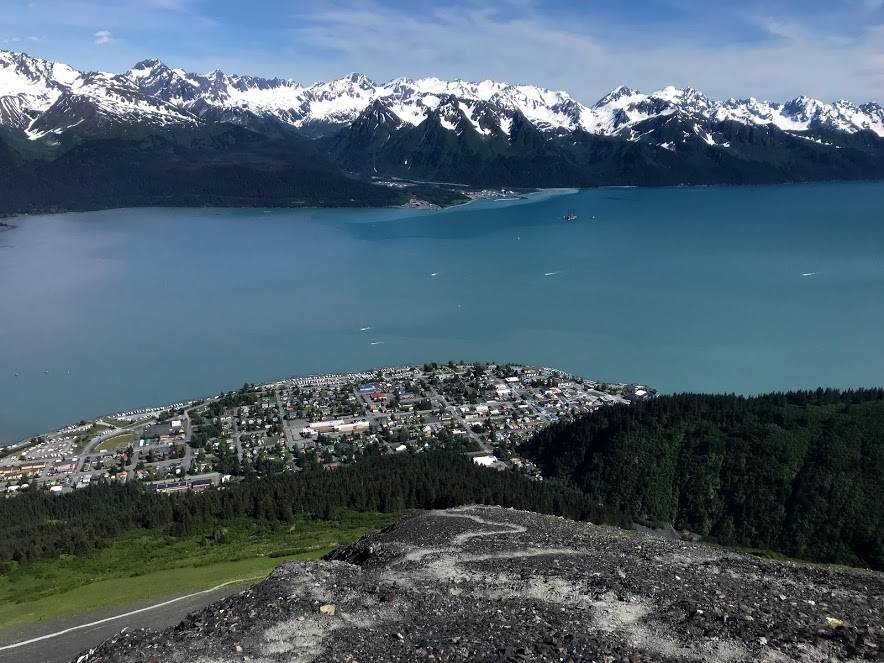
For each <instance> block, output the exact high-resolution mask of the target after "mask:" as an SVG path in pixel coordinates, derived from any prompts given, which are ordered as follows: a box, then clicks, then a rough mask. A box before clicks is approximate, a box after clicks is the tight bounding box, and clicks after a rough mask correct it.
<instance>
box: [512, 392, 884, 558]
mask: <svg viewBox="0 0 884 663" xmlns="http://www.w3.org/2000/svg"><path fill="white" fill-rule="evenodd" d="M523 451H524V453H525V454H526V455H527V456H528V457H530V458H532V459H533V460H535V461H536V462H537V463H538V464H539V465H540V467H541V469H542V471H543V473H544V475H545V476H549V477H556V478H560V479H566V480H569V481H573V482H574V483H575V484H576V486H578V487H579V488H580V489H581V490H583V491H584V492H585V493H586V495H587V497H588V498H589V499H590V501H591V502H592V503H593V504H598V505H603V507H604V509H605V511H606V512H607V513H606V516H605V517H606V519H608V520H612V521H616V522H621V523H629V522H641V523H645V524H648V525H653V526H660V525H672V526H674V527H675V528H676V529H678V530H689V531H691V532H695V533H697V534H700V535H703V536H704V537H707V538H709V539H711V540H713V541H717V542H719V543H721V544H724V545H728V546H744V547H750V548H763V549H769V550H775V551H778V552H781V553H783V554H786V555H789V556H792V557H798V558H802V559H808V560H815V561H821V562H840V563H845V564H851V565H862V566H870V567H873V568H877V569H884V390H881V389H875V390H861V391H837V390H819V391H815V392H796V393H786V394H769V395H765V396H758V397H754V398H745V397H739V396H709V395H698V394H684V395H676V396H663V397H660V398H657V399H653V400H648V401H642V402H639V403H635V404H634V405H631V406H623V407H612V408H605V409H602V410H599V411H597V412H595V413H593V414H591V415H588V416H585V417H583V418H581V419H579V420H578V421H575V422H573V423H570V424H562V425H557V426H553V427H551V428H548V429H547V430H545V431H543V432H541V433H540V434H538V435H537V436H535V437H534V438H533V439H532V440H530V441H529V442H528V443H527V444H526V445H525V447H524V449H523Z"/></svg>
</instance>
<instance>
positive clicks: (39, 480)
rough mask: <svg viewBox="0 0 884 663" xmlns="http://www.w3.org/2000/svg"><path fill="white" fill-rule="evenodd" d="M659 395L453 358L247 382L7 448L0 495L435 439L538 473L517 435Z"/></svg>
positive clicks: (437, 444)
mask: <svg viewBox="0 0 884 663" xmlns="http://www.w3.org/2000/svg"><path fill="white" fill-rule="evenodd" d="M655 394H656V392H655V391H654V390H653V389H651V388H649V387H646V386H644V385H639V384H612V383H601V382H596V381H593V380H589V379H584V378H579V377H576V376H573V375H569V374H567V373H564V372H562V371H559V370H556V369H552V368H539V367H531V366H521V365H514V364H483V363H454V362H449V363H447V364H436V363H432V364H424V365H423V366H400V367H394V368H383V369H379V370H375V371H367V372H359V373H345V374H328V375H316V376H309V377H299V378H290V379H285V380H280V381H277V382H272V383H268V384H261V385H252V384H246V385H243V387H242V388H241V389H239V390H237V391H231V392H224V393H221V394H219V395H218V396H216V397H213V398H207V399H200V400H194V401H188V402H179V403H173V404H171V405H166V406H162V407H154V408H149V409H139V410H132V411H127V412H119V413H117V414H114V415H110V416H104V417H99V418H97V419H94V420H91V421H82V422H80V423H79V424H77V425H72V426H66V427H64V428H61V429H59V430H56V431H53V432H50V433H46V434H44V435H40V436H37V437H34V438H31V439H29V440H26V441H24V442H21V443H19V444H16V445H12V446H7V447H2V448H0V454H2V457H0V492H2V493H3V494H5V495H6V496H11V495H15V494H18V493H21V492H22V491H29V490H47V491H50V492H52V493H65V492H70V491H73V490H76V489H79V488H84V487H86V486H89V485H91V484H93V483H99V482H110V481H117V482H123V481H141V482H145V483H146V484H147V485H148V486H150V487H152V488H153V489H155V490H157V491H161V492H180V491H187V490H194V491H199V490H205V489H206V488H209V487H212V486H217V485H220V484H224V483H226V482H230V481H237V480H240V479H242V478H245V477H250V476H266V475H269V474H275V473H281V472H300V471H303V470H305V469H308V468H311V467H322V468H323V469H326V470H334V469H336V468H338V467H341V466H342V465H346V464H349V463H354V462H358V461H359V459H360V458H363V457H365V456H369V455H382V454H400V453H421V452H423V451H425V450H428V449H433V448H446V449H451V450H455V451H457V452H461V453H465V454H468V455H469V456H471V457H472V459H473V462H475V463H477V464H478V465H482V466H486V467H491V468H495V469H498V470H501V471H515V472H521V473H524V474H527V475H529V476H531V477H533V478H536V479H538V480H540V479H541V477H540V474H539V472H538V470H537V468H536V467H535V466H534V465H533V464H532V463H530V462H529V461H527V460H525V459H524V458H521V457H520V456H519V455H518V451H517V449H518V446H519V444H520V443H521V442H522V441H524V440H526V439H527V438H528V437H530V436H531V435H533V434H534V433H536V432H537V431H539V430H541V429H543V428H544V427H546V426H549V425H550V424H553V423H556V422H558V421H560V420H568V419H573V418H574V417H576V416H579V415H581V414H584V413H587V412H591V411H593V410H596V409H598V408H601V407H605V406H608V405H611V404H616V403H630V402H632V401H635V400H637V399H643V398H650V397H653V396H654V395H655Z"/></svg>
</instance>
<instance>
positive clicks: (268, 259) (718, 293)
mask: <svg viewBox="0 0 884 663" xmlns="http://www.w3.org/2000/svg"><path fill="white" fill-rule="evenodd" d="M568 208H574V209H575V210H576V212H577V214H578V215H579V219H578V220H577V221H576V222H573V223H565V222H563V221H562V219H561V215H562V214H563V213H564V212H565V211H566V210H567V209H568ZM593 216H595V219H593V218H592V217H593ZM13 223H14V224H15V227H14V228H13V229H11V230H8V231H4V232H0V440H10V439H16V438H19V437H22V436H24V435H29V434H33V433H37V432H41V431H43V430H47V429H49V428H51V427H54V426H58V425H61V424H64V423H68V422H70V421H75V420H78V419H80V418H81V417H86V416H94V415H98V414H102V413H106V412H110V411H114V410H119V409H124V408H129V407H136V406H143V405H151V404H160V403H165V402H170V401H174V400H177V399H182V398H186V397H191V396H197V395H204V394H209V393H215V392H217V391H218V390H220V389H222V388H232V387H236V386H238V385H240V384H241V383H242V382H244V381H260V380H267V379H272V378H275V377H281V376H287V375H296V374H306V373H316V372H331V371H343V370H350V369H361V368H370V367H377V366H385V365H392V364H399V363H403V362H424V361H432V360H437V361H447V360H448V359H467V360H472V359H477V360H499V361H513V362H522V363H530V364H543V365H547V366H555V367H559V368H562V369H566V370H569V371H573V372H575V373H579V374H581V375H585V376H590V377H595V378H599V379H605V380H611V381H614V380H616V381H630V382H642V383H647V384H650V385H653V386H655V387H658V388H660V389H661V390H663V391H682V390H703V391H707V390H708V391H736V392H747V393H751V392H759V391H765V390H770V389H784V388H792V387H811V386H817V385H830V386H840V387H847V386H857V385H873V384H882V383H884V184H882V183H847V184H837V183H832V184H813V185H792V186H781V187H710V188H672V189H594V190H586V191H581V192H576V193H557V194H540V195H537V196H533V197H531V198H530V199H528V200H518V201H507V202H491V201H486V202H480V203H475V204H471V205H466V206H463V207H459V208H455V209H450V210H445V211H442V212H418V211H413V210H399V209H396V210H391V209H383V210H260V209H245V210H217V209H197V210H193V209H135V210H113V211H105V212H96V213H85V214H67V215H62V216H46V217H29V218H22V219H16V220H14V221H13ZM433 273H435V274H437V275H436V276H432V274H433ZM808 273H813V274H812V275H810V276H802V274H808ZM363 327H371V329H370V330H367V331H360V329H361V328H363ZM44 371H48V372H44ZM16 373H18V375H16Z"/></svg>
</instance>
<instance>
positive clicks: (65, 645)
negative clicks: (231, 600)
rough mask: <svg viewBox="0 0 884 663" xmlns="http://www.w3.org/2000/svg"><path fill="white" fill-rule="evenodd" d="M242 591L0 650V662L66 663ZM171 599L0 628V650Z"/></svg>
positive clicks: (231, 590)
mask: <svg viewBox="0 0 884 663" xmlns="http://www.w3.org/2000/svg"><path fill="white" fill-rule="evenodd" d="M244 588H245V585H230V586H228V587H222V588H221V589H218V590H216V591H214V592H211V593H207V594H199V595H197V596H192V597H190V598H186V599H182V600H181V601H177V602H175V603H172V604H170V605H166V606H162V607H160V608H156V609H153V610H146V611H144V612H139V613H137V614H134V615H129V616H128V617H121V618H119V619H113V620H111V621H107V622H104V623H102V624H98V625H96V626H88V627H85V628H80V629H77V630H75V631H70V632H68V633H64V634H62V635H58V636H55V637H52V638H47V639H45V640H40V641H38V642H34V643H31V644H27V645H22V646H21V647H15V648H13V649H0V663H13V662H15V663H67V661H70V660H71V659H72V658H73V657H74V656H77V655H78V654H79V653H80V652H82V651H84V650H87V649H90V648H92V647H95V646H96V645H99V644H100V643H102V642H104V641H105V640H107V639H108V638H110V637H112V636H114V635H116V634H117V633H119V632H120V631H121V630H122V629H124V628H155V629H162V628H166V627H168V626H174V625H175V624H177V623H178V622H180V621H181V619H183V618H184V616H185V615H187V614H188V613H189V612H192V611H193V610H197V609H199V608H202V607H203V606H205V605H208V604H209V603H212V602H214V601H217V600H219V599H221V598H224V597H225V596H229V595H231V594H236V593H237V592H240V591H242V590H243V589H244ZM171 598H174V596H166V597H160V598H153V599H150V600H149V601H141V602H139V603H131V604H127V605H123V606H114V607H113V608H108V609H103V610H96V611H94V612H90V613H87V614H84V615H77V616H76V617H68V618H64V619H53V620H48V621H44V622H40V623H39V624H29V625H27V626H22V627H13V628H2V627H0V647H5V646H7V645H11V644H15V643H17V642H23V641H25V640H30V639H32V638H38V637H40V636H42V635H46V634H49V633H57V632H58V631H63V630H64V629H68V628H71V627H74V626H79V625H81V624H90V623H92V622H95V621H98V620H101V619H105V618H107V617H113V616H115V615H120V614H124V613H127V612H131V611H132V610H138V609H139V608H144V607H147V606H150V605H155V604H157V603H162V602H163V601H168V600H169V599H171Z"/></svg>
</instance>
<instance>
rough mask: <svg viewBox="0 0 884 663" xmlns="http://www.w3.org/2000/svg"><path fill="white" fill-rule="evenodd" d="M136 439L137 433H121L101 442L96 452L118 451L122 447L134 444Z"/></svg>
mask: <svg viewBox="0 0 884 663" xmlns="http://www.w3.org/2000/svg"><path fill="white" fill-rule="evenodd" d="M134 439H135V433H133V432H131V431H130V432H128V433H120V434H119V435H114V436H113V437H109V438H107V439H106V440H104V441H103V442H101V443H100V444H99V445H98V446H96V447H95V449H94V451H99V452H100V451H110V450H112V449H118V448H120V447H127V446H129V445H130V444H131V443H132V440H134Z"/></svg>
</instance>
